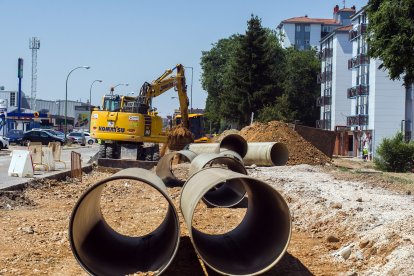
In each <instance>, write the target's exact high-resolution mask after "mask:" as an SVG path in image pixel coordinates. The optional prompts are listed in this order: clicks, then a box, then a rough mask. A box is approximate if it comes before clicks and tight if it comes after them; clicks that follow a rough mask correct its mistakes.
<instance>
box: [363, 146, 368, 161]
mask: <svg viewBox="0 0 414 276" xmlns="http://www.w3.org/2000/svg"><path fill="white" fill-rule="evenodd" d="M362 158H363V159H364V161H367V160H368V147H367V146H364V148H363V149H362Z"/></svg>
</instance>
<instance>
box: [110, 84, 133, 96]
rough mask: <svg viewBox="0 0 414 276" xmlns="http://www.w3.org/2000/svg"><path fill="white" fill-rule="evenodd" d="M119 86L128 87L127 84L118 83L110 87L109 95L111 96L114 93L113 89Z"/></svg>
mask: <svg viewBox="0 0 414 276" xmlns="http://www.w3.org/2000/svg"><path fill="white" fill-rule="evenodd" d="M120 85H125V86H128V85H129V83H118V84H117V85H115V86H112V87H111V94H113V93H114V91H115V87H118V86H120Z"/></svg>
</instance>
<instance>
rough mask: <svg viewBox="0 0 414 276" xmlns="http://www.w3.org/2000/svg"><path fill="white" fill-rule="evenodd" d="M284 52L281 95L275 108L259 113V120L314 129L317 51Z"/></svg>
mask: <svg viewBox="0 0 414 276" xmlns="http://www.w3.org/2000/svg"><path fill="white" fill-rule="evenodd" d="M286 51H287V52H286V66H285V78H284V82H283V88H284V94H283V96H282V97H279V98H278V99H277V101H276V104H275V105H273V106H267V107H265V108H263V109H262V110H261V112H260V115H259V120H261V121H265V122H266V121H271V120H281V121H285V122H293V121H294V120H299V121H301V122H302V123H304V124H305V125H309V126H314V124H315V121H316V120H317V119H318V118H319V110H318V108H317V107H316V99H317V97H318V96H319V95H320V85H319V84H317V81H316V78H317V74H318V73H319V72H320V66H321V64H320V61H319V59H318V58H317V52H316V50H315V49H311V50H307V51H299V50H297V49H295V48H293V47H291V48H288V49H287V50H286Z"/></svg>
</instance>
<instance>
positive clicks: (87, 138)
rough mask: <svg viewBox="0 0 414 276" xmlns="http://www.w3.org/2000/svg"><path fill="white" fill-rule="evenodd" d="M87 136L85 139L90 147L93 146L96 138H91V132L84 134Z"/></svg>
mask: <svg viewBox="0 0 414 276" xmlns="http://www.w3.org/2000/svg"><path fill="white" fill-rule="evenodd" d="M84 134H85V138H86V143H87V144H88V145H92V144H93V143H94V142H95V138H92V137H91V134H90V133H89V132H84Z"/></svg>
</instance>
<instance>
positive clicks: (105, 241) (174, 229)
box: [69, 168, 180, 275]
mask: <svg viewBox="0 0 414 276" xmlns="http://www.w3.org/2000/svg"><path fill="white" fill-rule="evenodd" d="M120 179H129V180H137V181H142V182H144V183H145V184H148V185H149V186H151V187H153V188H154V189H156V190H157V191H158V192H159V193H160V194H161V195H162V196H163V197H164V198H165V199H166V201H167V202H168V205H169V206H168V212H167V213H166V216H165V218H164V220H163V222H162V223H161V224H160V225H159V226H158V228H157V229H155V230H154V231H153V232H151V233H148V234H147V235H144V236H140V237H131V236H125V235H122V234H120V233H117V232H116V231H115V230H113V229H112V228H111V227H110V226H109V225H108V224H107V223H106V221H105V219H104V217H103V215H102V212H101V206H100V198H101V194H102V191H103V189H104V187H105V185H106V184H107V183H108V182H111V181H114V180H120ZM179 239H180V221H179V218H178V214H177V211H176V209H175V207H174V205H173V202H172V200H171V199H170V198H169V196H168V193H167V188H166V186H165V185H164V183H163V182H162V180H161V179H160V178H159V177H158V176H156V175H155V174H154V173H151V172H149V171H147V170H144V169H140V168H130V169H125V170H122V171H120V172H118V173H116V174H114V175H113V176H112V177H109V178H107V179H104V180H102V181H99V182H98V183H96V184H95V185H93V186H92V187H90V188H89V189H88V190H87V191H86V192H85V193H84V194H83V195H82V196H81V197H80V198H79V200H78V202H77V203H76V206H75V208H74V209H73V211H72V215H71V218H70V225H69V241H70V245H71V248H72V252H73V254H74V255H75V258H76V259H77V261H78V262H79V264H80V265H81V266H82V267H83V268H84V269H85V270H86V271H87V272H88V273H90V274H93V275H127V274H133V273H137V272H148V271H155V272H156V273H157V274H161V273H162V272H163V271H164V270H165V269H166V268H167V267H168V266H169V264H170V263H171V261H172V259H173V258H174V256H175V254H176V252H177V249H178V244H179Z"/></svg>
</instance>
